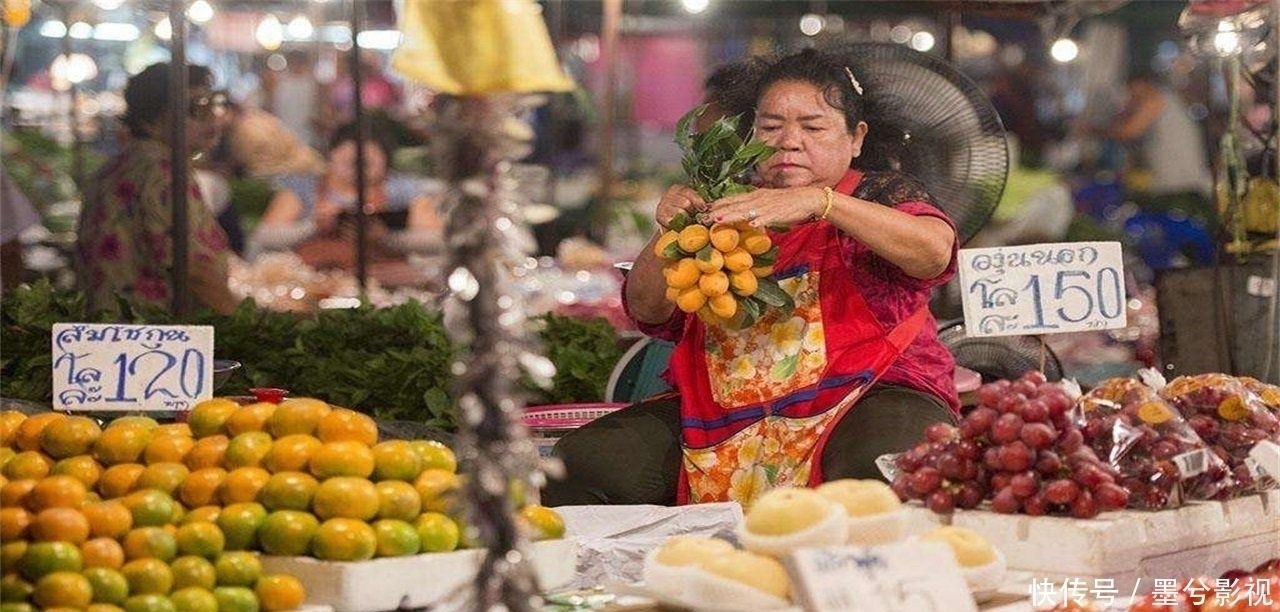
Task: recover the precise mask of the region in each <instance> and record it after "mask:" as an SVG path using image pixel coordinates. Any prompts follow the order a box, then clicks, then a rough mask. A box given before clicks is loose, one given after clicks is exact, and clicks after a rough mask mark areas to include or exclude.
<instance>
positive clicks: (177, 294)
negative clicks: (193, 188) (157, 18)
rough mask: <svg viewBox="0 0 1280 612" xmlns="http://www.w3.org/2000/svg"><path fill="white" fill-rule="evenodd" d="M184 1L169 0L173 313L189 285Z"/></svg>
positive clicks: (184, 302)
mask: <svg viewBox="0 0 1280 612" xmlns="http://www.w3.org/2000/svg"><path fill="white" fill-rule="evenodd" d="M186 8H187V7H186V2H185V1H184V0H169V25H170V26H171V27H172V30H173V36H172V37H171V38H170V39H169V55H170V61H169V155H170V158H169V170H170V182H169V198H170V200H171V203H172V205H173V218H172V225H170V227H169V236H170V239H171V240H172V241H173V313H174V314H175V315H178V316H183V315H185V314H186V313H187V312H188V311H190V310H191V288H190V287H189V286H188V282H187V281H188V278H187V268H188V261H187V256H188V252H189V250H190V249H189V245H188V242H187V239H188V235H189V231H188V228H189V226H190V224H191V220H190V219H189V218H188V215H187V165H188V164H187V159H188V155H187V119H188V118H187V89H188V83H187V16H186Z"/></svg>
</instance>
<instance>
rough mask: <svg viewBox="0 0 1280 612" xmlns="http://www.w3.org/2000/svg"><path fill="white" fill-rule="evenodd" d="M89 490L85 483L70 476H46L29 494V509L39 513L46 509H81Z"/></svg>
mask: <svg viewBox="0 0 1280 612" xmlns="http://www.w3.org/2000/svg"><path fill="white" fill-rule="evenodd" d="M88 493H89V490H88V489H87V488H86V487H85V486H84V483H83V482H80V481H79V480H76V479H75V478H72V477H70V476H57V475H54V476H46V477H44V478H41V479H40V481H39V482H37V483H36V486H34V487H32V488H31V492H30V493H28V494H27V498H26V503H27V508H28V509H29V510H31V511H32V512H39V511H41V510H44V509H46V508H79V507H80V506H81V505H82V504H84V500H85V497H86V496H87V495H88Z"/></svg>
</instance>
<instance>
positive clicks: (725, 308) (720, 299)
mask: <svg viewBox="0 0 1280 612" xmlns="http://www.w3.org/2000/svg"><path fill="white" fill-rule="evenodd" d="M707 306H708V307H710V308H711V312H712V313H713V314H715V315H716V316H717V317H722V318H725V319H729V318H732V317H733V315H735V314H738V298H735V297H733V295H732V294H729V293H723V294H720V295H717V296H715V297H713V298H711V299H710V300H707Z"/></svg>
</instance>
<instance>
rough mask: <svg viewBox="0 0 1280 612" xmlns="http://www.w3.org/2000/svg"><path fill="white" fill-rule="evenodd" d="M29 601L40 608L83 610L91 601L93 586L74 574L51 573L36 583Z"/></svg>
mask: <svg viewBox="0 0 1280 612" xmlns="http://www.w3.org/2000/svg"><path fill="white" fill-rule="evenodd" d="M31 600H32V601H34V602H36V604H37V605H39V606H40V607H42V608H45V609H48V608H54V607H67V608H74V609H77V610H79V609H83V608H84V607H85V606H87V605H89V603H90V602H91V601H93V585H91V584H89V579H88V578H85V577H84V576H81V575H80V574H79V573H76V572H53V573H50V574H46V575H44V576H43V577H41V578H40V580H38V581H36V589H35V591H33V592H32V593H31Z"/></svg>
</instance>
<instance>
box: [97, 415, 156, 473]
mask: <svg viewBox="0 0 1280 612" xmlns="http://www.w3.org/2000/svg"><path fill="white" fill-rule="evenodd" d="M150 443H151V429H148V428H147V426H146V425H144V424H141V423H137V422H129V423H126V424H124V425H117V424H116V422H112V424H111V425H108V426H107V428H106V429H104V430H103V431H102V435H100V436H98V439H97V441H96V442H94V444H93V457H94V458H95V459H97V460H98V463H101V464H102V465H117V464H120V463H137V462H138V460H139V459H141V458H142V451H144V450H146V449H147V445H148V444H150Z"/></svg>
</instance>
